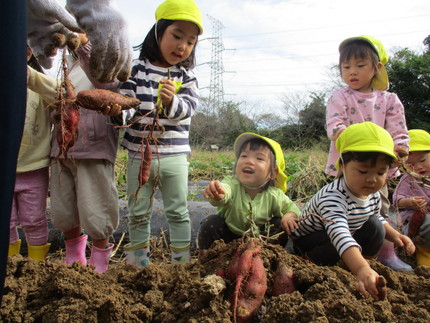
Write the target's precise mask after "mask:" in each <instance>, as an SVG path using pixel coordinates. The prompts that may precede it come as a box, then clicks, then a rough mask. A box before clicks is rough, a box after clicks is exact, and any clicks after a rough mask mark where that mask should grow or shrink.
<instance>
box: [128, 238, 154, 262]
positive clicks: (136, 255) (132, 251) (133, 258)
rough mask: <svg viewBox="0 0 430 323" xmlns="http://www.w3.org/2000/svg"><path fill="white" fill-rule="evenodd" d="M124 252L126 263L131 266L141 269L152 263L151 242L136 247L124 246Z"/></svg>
mask: <svg viewBox="0 0 430 323" xmlns="http://www.w3.org/2000/svg"><path fill="white" fill-rule="evenodd" d="M124 252H125V262H126V263H127V264H129V265H132V266H135V267H138V268H141V267H145V266H148V265H149V264H150V263H151V261H150V260H149V254H150V253H149V241H148V242H144V243H141V244H139V245H136V246H132V245H131V244H130V243H127V244H126V245H125V246H124Z"/></svg>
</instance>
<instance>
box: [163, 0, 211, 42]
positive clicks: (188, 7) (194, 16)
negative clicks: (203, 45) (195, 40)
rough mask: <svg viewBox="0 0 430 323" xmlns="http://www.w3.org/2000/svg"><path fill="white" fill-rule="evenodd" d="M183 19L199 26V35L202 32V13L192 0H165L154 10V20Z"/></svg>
mask: <svg viewBox="0 0 430 323" xmlns="http://www.w3.org/2000/svg"><path fill="white" fill-rule="evenodd" d="M160 19H166V20H185V21H191V22H193V23H195V24H196V25H197V27H199V35H201V34H202V33H203V24H202V14H201V13H200V9H199V7H197V4H196V3H195V2H194V0H165V1H164V2H163V3H162V4H160V5H159V6H158V8H157V10H156V11H155V20H156V21H158V20H160Z"/></svg>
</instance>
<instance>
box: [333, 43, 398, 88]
mask: <svg viewBox="0 0 430 323" xmlns="http://www.w3.org/2000/svg"><path fill="white" fill-rule="evenodd" d="M356 40H364V41H366V42H367V43H369V44H370V45H371V47H372V48H373V50H374V51H375V52H376V54H378V57H379V61H380V62H381V64H382V66H381V68H380V69H379V70H378V71H377V72H376V74H375V77H374V78H373V80H372V87H373V88H374V89H376V90H381V91H385V90H388V87H389V85H390V82H389V80H388V73H387V70H386V68H385V64H387V62H388V53H387V51H386V50H385V48H384V46H383V45H382V43H381V42H380V41H379V40H377V39H375V38H373V37H372V36H368V35H361V36H358V37H351V38H347V39H345V40H344V41H343V42H341V43H340V45H339V52H340V51H341V50H342V49H343V48H344V47H345V46H346V45H348V44H350V43H352V42H354V41H356Z"/></svg>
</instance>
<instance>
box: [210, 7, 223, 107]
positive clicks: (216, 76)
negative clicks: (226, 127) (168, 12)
mask: <svg viewBox="0 0 430 323" xmlns="http://www.w3.org/2000/svg"><path fill="white" fill-rule="evenodd" d="M208 17H209V19H210V20H211V21H212V37H210V38H208V40H209V41H210V42H211V44H212V53H211V62H210V66H211V81H210V85H209V88H210V92H209V99H210V101H211V102H213V104H214V110H215V111H217V112H218V111H220V108H221V107H222V106H223V104H224V86H223V73H224V66H223V64H222V52H223V51H224V44H223V42H222V33H221V29H223V28H225V27H224V25H223V24H222V23H221V21H219V20H218V19H215V18H213V17H211V16H209V15H208Z"/></svg>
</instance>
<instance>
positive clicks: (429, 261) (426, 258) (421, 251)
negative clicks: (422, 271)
mask: <svg viewBox="0 0 430 323" xmlns="http://www.w3.org/2000/svg"><path fill="white" fill-rule="evenodd" d="M416 257H417V264H418V266H427V267H430V248H425V247H421V246H417V251H416Z"/></svg>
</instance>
